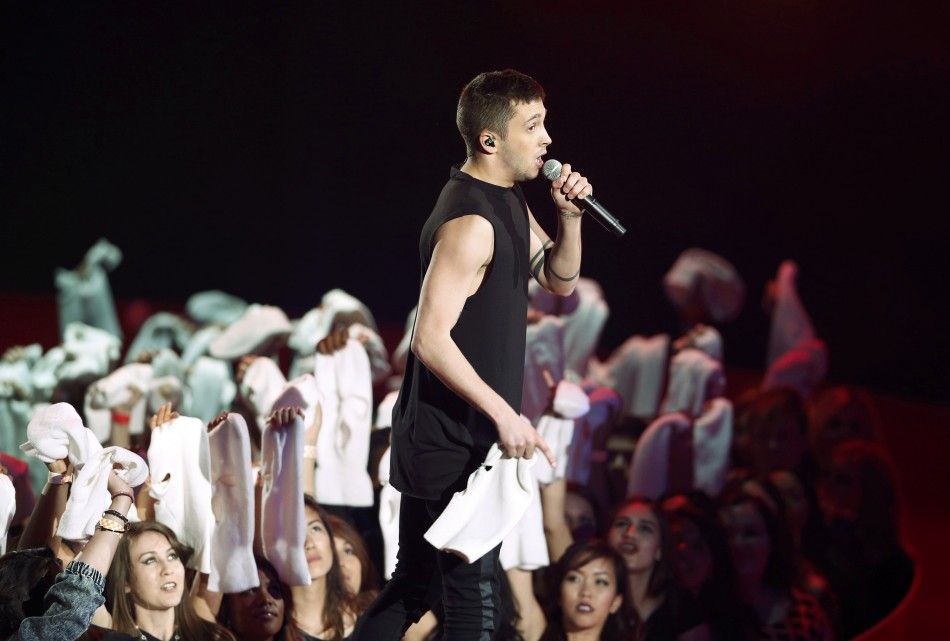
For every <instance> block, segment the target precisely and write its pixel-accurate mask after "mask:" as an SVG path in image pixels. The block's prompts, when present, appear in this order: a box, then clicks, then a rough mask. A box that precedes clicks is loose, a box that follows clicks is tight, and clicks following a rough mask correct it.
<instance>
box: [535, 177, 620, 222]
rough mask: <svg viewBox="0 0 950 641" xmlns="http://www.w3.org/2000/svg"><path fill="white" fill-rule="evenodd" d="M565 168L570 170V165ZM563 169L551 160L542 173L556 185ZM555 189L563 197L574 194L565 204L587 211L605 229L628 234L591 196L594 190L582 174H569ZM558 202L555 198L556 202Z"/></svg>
mask: <svg viewBox="0 0 950 641" xmlns="http://www.w3.org/2000/svg"><path fill="white" fill-rule="evenodd" d="M565 166H566V167H568V168H570V165H565ZM561 168H562V167H561V163H560V162H558V161H557V160H554V159H553V158H551V159H550V160H548V161H547V162H545V163H544V167H543V169H542V172H543V173H544V177H545V178H547V179H548V180H550V181H551V182H552V183H555V184H556V183H557V182H558V181H559V180H560V179H561V173H562V171H561ZM565 187H568V191H567V192H566V193H565V192H564V188H565ZM555 189H556V191H557V192H558V193H559V194H560V195H561V196H566V195H570V194H571V193H572V192H573V193H574V195H575V196H576V197H574V198H570V199H568V198H564V200H565V202H567V203H572V204H574V206H575V207H577V208H578V210H581V209H583V210H585V211H587V212H588V213H589V214H590V215H591V216H593V217H594V218H596V219H597V221H598V222H599V223H600V224H601V225H603V226H604V228H605V229H607V230H608V231H611V232H613V233H614V235H616V236H623V235H624V234H625V233H627V230H626V229H625V228H624V226H623V225H621V224H620V221H619V220H617V219H616V218H614V217H613V216H612V215H611V214H610V212H609V211H607V208H606V207H604V206H603V205H601V204H600V203H599V202H597V201H596V200H594V199H593V197H592V196H591V193H593V189H592V188H591V187H590V184H589V183H588V182H587V179H586V178H584V177H582V176H580V174H569V177H566V180H565V181H564V183H563V184H561V185H559V186H558V187H557V188H555ZM557 200H558V199H557V197H556V196H555V201H557ZM580 203H583V208H581V207H580ZM559 206H560V203H559Z"/></svg>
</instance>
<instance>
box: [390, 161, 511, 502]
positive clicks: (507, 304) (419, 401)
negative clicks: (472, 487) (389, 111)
mask: <svg viewBox="0 0 950 641" xmlns="http://www.w3.org/2000/svg"><path fill="white" fill-rule="evenodd" d="M471 214H476V215H479V216H481V217H482V218H484V219H486V220H487V221H488V222H490V223H491V225H492V228H493V229H494V234H495V240H494V251H493V252H492V258H491V262H490V263H489V265H488V267H487V268H486V271H485V276H484V279H483V281H482V283H481V286H480V287H479V288H478V290H477V291H476V292H475V293H474V294H472V295H471V296H470V297H469V298H468V299H467V300H466V301H465V305H464V307H463V308H462V313H461V315H460V316H459V319H458V322H457V323H456V324H455V327H454V328H452V332H451V335H452V339H453V340H454V341H455V343H456V344H457V345H458V347H459V349H460V350H461V351H462V354H464V356H465V358H466V359H468V362H469V363H471V364H472V367H473V368H475V371H476V372H477V373H478V375H479V376H480V377H481V378H482V380H484V381H485V382H486V383H487V384H488V386H489V387H491V388H492V389H493V390H495V392H497V393H498V394H499V395H500V396H501V397H502V398H503V399H505V401H506V402H507V403H508V404H509V405H510V406H511V407H512V408H513V409H514V410H515V411H516V412H517V411H519V410H520V408H521V391H522V377H523V375H524V352H525V326H526V321H525V317H526V314H527V310H528V278H529V271H528V270H529V266H528V260H529V257H528V246H529V232H528V208H527V205H526V204H525V200H524V195H523V194H522V192H521V188H520V186H519V185H517V184H515V186H514V187H511V188H505V187H499V186H497V185H492V184H490V183H486V182H483V181H481V180H478V179H476V178H473V177H471V176H469V175H468V174H466V173H464V172H462V171H460V170H458V169H456V168H453V169H452V171H451V174H450V177H449V181H448V183H446V185H445V187H444V188H443V189H442V193H441V194H440V195H439V199H438V201H437V202H436V204H435V208H434V209H433V211H432V214H431V215H430V216H429V219H428V220H427V221H426V223H425V225H424V226H423V228H422V234H421V237H420V239H419V254H420V258H421V263H422V275H423V278H424V277H425V273H426V271H427V270H428V268H429V262H430V261H431V260H432V249H433V240H434V238H435V235H436V232H437V231H438V229H439V227H441V226H442V224H444V223H445V222H447V221H449V220H452V219H454V218H458V217H460V216H466V215H471ZM420 283H421V281H420ZM413 331H415V326H413ZM392 425H393V429H392V459H391V461H392V463H391V468H390V483H392V485H393V487H395V488H396V489H397V490H399V491H400V492H402V493H404V494H407V495H409V496H414V497H417V498H421V499H427V500H436V499H440V498H448V497H450V496H451V493H452V492H455V491H458V490H459V489H461V488H463V487H465V482H466V480H467V478H468V475H469V474H470V473H471V472H472V471H473V470H474V469H475V468H476V467H478V465H479V464H480V463H481V462H482V460H484V458H485V455H486V454H487V453H488V449H489V448H490V447H491V445H492V443H494V442H496V441H497V440H498V431H497V429H496V428H495V424H494V423H493V422H492V421H491V420H490V419H489V418H488V417H487V416H485V415H484V414H482V413H481V412H479V411H478V410H476V409H475V408H474V407H472V406H471V405H469V404H468V403H467V402H466V401H465V400H464V399H462V398H461V397H459V396H458V395H457V394H455V392H453V391H452V390H450V389H449V388H447V387H446V386H445V385H444V384H443V383H442V382H441V381H440V380H439V379H438V378H437V377H436V376H435V375H434V374H433V373H431V372H430V371H429V370H428V369H426V367H425V365H423V364H422V363H421V362H419V360H418V359H417V358H416V357H415V355H414V354H412V353H411V352H410V353H409V358H408V361H407V363H406V375H405V378H404V379H403V383H402V389H401V390H400V392H399V399H398V400H397V402H396V405H395V407H394V408H393V423H392Z"/></svg>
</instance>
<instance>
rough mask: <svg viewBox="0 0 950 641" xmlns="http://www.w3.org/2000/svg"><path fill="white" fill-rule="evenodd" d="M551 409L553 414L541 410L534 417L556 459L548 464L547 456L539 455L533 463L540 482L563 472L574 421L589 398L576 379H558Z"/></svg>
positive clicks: (583, 411) (565, 472) (586, 406)
mask: <svg viewBox="0 0 950 641" xmlns="http://www.w3.org/2000/svg"><path fill="white" fill-rule="evenodd" d="M553 410H554V414H545V415H544V416H542V417H541V418H540V419H538V433H539V434H541V437H542V438H543V439H544V441H545V443H547V444H548V447H550V448H551V451H552V452H554V456H555V458H556V459H557V466H556V467H553V468H552V467H551V464H550V463H548V460H547V459H546V458H545V457H544V456H541V457H540V459H539V460H538V463H537V465H535V466H534V474H535V476H536V477H537V479H538V481H539V482H540V483H542V484H544V485H547V484H549V483H553V482H554V481H556V480H557V479H562V478H564V477H565V476H566V475H567V464H568V458H569V452H570V449H571V441H572V440H573V438H574V426H575V421H576V420H577V419H579V418H581V417H583V416H584V415H585V414H587V412H588V411H589V410H590V399H589V398H588V397H587V394H585V393H584V390H583V389H581V388H580V386H579V385H577V384H576V383H571V382H570V381H561V382H560V383H558V384H557V388H556V389H555V393H554V403H553Z"/></svg>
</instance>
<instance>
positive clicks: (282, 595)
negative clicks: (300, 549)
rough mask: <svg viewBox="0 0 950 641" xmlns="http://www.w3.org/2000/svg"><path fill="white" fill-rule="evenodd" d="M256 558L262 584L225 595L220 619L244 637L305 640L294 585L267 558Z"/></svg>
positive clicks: (255, 640)
mask: <svg viewBox="0 0 950 641" xmlns="http://www.w3.org/2000/svg"><path fill="white" fill-rule="evenodd" d="M255 561H257V574H258V576H259V577H260V581H261V583H260V585H259V586H258V587H256V588H251V589H249V590H245V591H244V592H238V593H237V594H226V595H224V598H223V599H222V601H221V609H220V610H219V612H218V623H220V624H221V625H223V626H225V627H226V628H228V629H229V630H231V632H233V633H234V636H235V637H236V638H238V639H240V640H241V641H302V640H303V638H304V637H303V635H302V634H301V632H300V630H298V629H297V626H296V624H295V623H294V620H293V610H294V600H293V594H292V593H291V590H290V588H289V587H287V585H285V584H284V583H282V582H281V580H280V577H279V576H278V575H277V570H276V569H275V568H274V566H273V565H271V564H270V563H269V562H268V561H267V560H266V559H264V558H262V557H255Z"/></svg>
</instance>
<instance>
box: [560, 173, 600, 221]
mask: <svg viewBox="0 0 950 641" xmlns="http://www.w3.org/2000/svg"><path fill="white" fill-rule="evenodd" d="M593 195H594V188H593V186H592V185H591V184H590V183H589V182H587V178H585V177H584V176H582V175H581V174H579V173H578V172H576V171H572V170H571V166H570V164H568V163H565V164H563V165H562V166H561V175H560V177H558V178H557V179H555V180H554V181H552V182H551V198H552V199H553V200H554V204H555V205H557V208H558V211H560V212H566V213H570V214H575V215H578V216H579V215H580V214H581V212H582V209H581V208H580V207H578V206H577V205H576V204H575V203H576V202H577V199H578V198H584V197H586V196H593Z"/></svg>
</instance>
